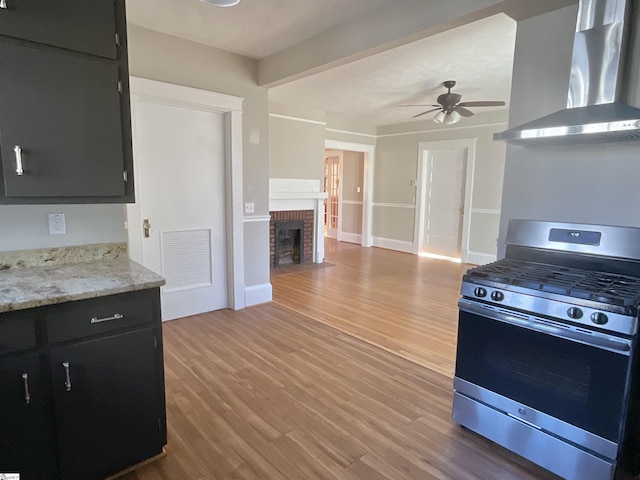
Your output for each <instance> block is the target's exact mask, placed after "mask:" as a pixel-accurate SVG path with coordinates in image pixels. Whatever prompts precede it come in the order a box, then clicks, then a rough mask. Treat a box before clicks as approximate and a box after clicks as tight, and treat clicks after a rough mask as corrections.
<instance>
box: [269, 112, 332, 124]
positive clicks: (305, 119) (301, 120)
mask: <svg viewBox="0 0 640 480" xmlns="http://www.w3.org/2000/svg"><path fill="white" fill-rule="evenodd" d="M269 116H270V117H273V118H282V119H283V120H292V121H294V122H302V123H313V124H315V125H326V124H327V122H321V121H319V120H310V119H308V118H300V117H291V116H289V115H280V114H279V113H270V114H269Z"/></svg>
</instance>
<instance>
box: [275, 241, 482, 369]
mask: <svg viewBox="0 0 640 480" xmlns="http://www.w3.org/2000/svg"><path fill="white" fill-rule="evenodd" d="M325 261H327V262H329V263H331V264H332V265H334V266H332V267H325V268H317V269H301V270H300V271H297V272H296V270H295V269H290V270H288V272H289V273H288V274H286V275H279V274H278V275H272V277H271V283H272V285H273V300H274V302H276V303H277V304H279V305H282V306H284V307H287V308H289V309H291V310H294V311H296V312H298V313H301V314H303V315H306V316H309V317H311V318H313V319H315V320H318V321H320V322H322V323H324V324H326V325H329V326H331V327H334V328H337V329H338V330H340V331H342V332H345V333H348V334H349V335H353V336H355V337H357V338H360V339H363V340H365V341H367V342H368V343H371V344H373V345H376V346H378V347H380V348H383V349H385V350H387V351H389V352H392V353H395V354H397V355H400V356H401V357H403V358H406V359H408V360H411V361H413V362H416V363H417V364H419V365H422V366H424V367H426V368H428V369H430V370H433V371H436V372H439V373H441V374H443V375H445V376H447V377H450V378H453V372H454V368H455V351H456V335H457V322H458V309H457V303H458V298H459V292H460V282H461V279H462V275H463V274H464V272H465V271H466V270H467V269H468V268H469V267H470V265H460V264H455V263H451V262H447V261H444V260H433V259H429V258H422V257H417V256H415V255H410V254H408V253H401V252H396V251H392V250H384V249H381V248H361V247H360V246H359V245H354V244H349V243H344V242H336V241H335V240H331V239H327V240H326V242H325ZM276 271H277V270H276ZM274 273H275V272H274Z"/></svg>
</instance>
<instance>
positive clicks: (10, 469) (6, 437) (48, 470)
mask: <svg viewBox="0 0 640 480" xmlns="http://www.w3.org/2000/svg"><path fill="white" fill-rule="evenodd" d="M41 360H42V359H41V356H40V355H38V354H31V355H27V356H24V357H18V358H9V359H4V360H0V472H2V473H17V472H20V473H21V477H20V478H21V479H25V480H50V479H52V478H56V473H55V472H56V463H55V457H54V452H53V448H52V446H53V438H54V437H53V428H52V427H53V426H52V423H53V414H52V412H51V410H50V408H49V407H50V403H49V401H48V397H47V388H46V385H45V383H44V380H43V374H42V365H41Z"/></svg>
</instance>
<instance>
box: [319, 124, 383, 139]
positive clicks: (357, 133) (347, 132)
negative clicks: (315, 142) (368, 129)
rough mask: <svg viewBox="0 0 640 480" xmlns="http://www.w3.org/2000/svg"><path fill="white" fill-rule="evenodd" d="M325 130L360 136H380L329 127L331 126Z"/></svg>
mask: <svg viewBox="0 0 640 480" xmlns="http://www.w3.org/2000/svg"><path fill="white" fill-rule="evenodd" d="M325 130H326V131H327V132H333V133H346V134H347V135H358V136H359V137H367V138H378V136H377V135H371V134H370V133H359V132H351V131H349V130H338V129H336V128H329V127H327V128H326V129H325Z"/></svg>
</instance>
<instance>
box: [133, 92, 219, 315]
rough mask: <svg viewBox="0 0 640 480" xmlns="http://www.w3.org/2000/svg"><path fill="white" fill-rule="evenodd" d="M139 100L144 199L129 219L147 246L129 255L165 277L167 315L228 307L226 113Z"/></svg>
mask: <svg viewBox="0 0 640 480" xmlns="http://www.w3.org/2000/svg"><path fill="white" fill-rule="evenodd" d="M133 102H134V110H133V112H134V115H133V132H134V133H133V137H134V138H133V146H134V155H135V159H136V162H137V170H136V179H137V180H136V181H137V199H138V203H139V205H137V206H135V207H129V210H128V211H129V212H130V215H129V221H130V223H131V222H136V223H137V222H140V223H139V224H138V225H133V224H131V225H129V243H130V245H132V244H135V245H139V244H141V249H138V248H133V249H132V250H131V256H132V258H133V259H134V260H137V261H139V262H140V263H142V264H143V265H145V266H146V267H148V268H149V269H151V270H153V271H155V272H157V273H159V274H160V275H162V276H164V277H165V278H166V280H167V283H166V285H165V286H164V287H162V289H161V300H162V318H163V320H169V319H173V318H178V317H184V316H188V315H194V314H197V313H202V312H208V311H212V310H218V309H221V308H226V307H227V306H228V305H229V300H228V284H227V282H228V280H227V241H226V238H227V237H226V231H227V227H226V225H227V222H226V202H225V199H226V189H225V118H224V115H223V114H222V113H218V112H214V111H208V110H205V109H199V108H197V106H196V107H190V106H181V105H175V104H169V103H167V104H165V103H162V101H160V100H158V99H153V100H145V99H144V98H141V97H137V96H136V97H134V99H133ZM140 237H142V238H140ZM138 256H139V257H141V258H137V257H138Z"/></svg>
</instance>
